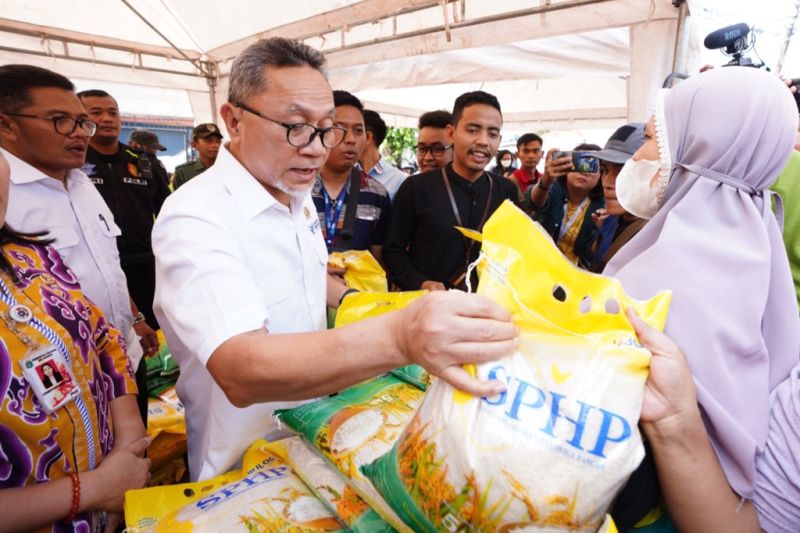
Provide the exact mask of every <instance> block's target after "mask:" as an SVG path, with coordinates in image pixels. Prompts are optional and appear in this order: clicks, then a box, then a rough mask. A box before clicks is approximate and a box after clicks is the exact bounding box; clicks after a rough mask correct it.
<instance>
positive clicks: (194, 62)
mask: <svg viewBox="0 0 800 533" xmlns="http://www.w3.org/2000/svg"><path fill="white" fill-rule="evenodd" d="M122 3H123V4H125V5H126V6H128V8H129V9H130V10H131V11H133V13H134V14H135V15H136V16H137V17H139V18H140V19H142V22H144V23H145V24H147V25H148V26H149V27H150V29H151V30H153V31H154V32H156V33H157V34H158V35H159V37H161V38H162V39H164V41H166V43H167V44H168V45H170V46H171V47H172V48H173V49H175V51H176V52H178V53H179V54H180V55H181V56H183V58H184V59H186V60H187V61H189V62H190V63H191V64H192V65H194V66H195V68H196V69H197V70H199V71H200V73H201V74H202V75H203V76H205V77H206V78H208V77H209V76H210V75H211V74H210V73H209V72H207V71H206V69H205V68H203V63H202V62H201V61H198V60H196V59H192V58H191V57H189V56H188V55H186V53H185V52H184V51H183V50H181V49H180V48H178V47H177V46H175V44H173V42H172V41H170V40H169V39H168V38H167V36H166V35H164V34H163V33H161V32H160V31H159V30H158V28H156V27H155V26H154V25H153V24H152V23H151V22H150V21H149V20H147V19H146V18H145V17H144V15H142V14H141V13H139V12H138V11H136V8H135V7H133V6H132V5H131V4H130V2H128V0H122Z"/></svg>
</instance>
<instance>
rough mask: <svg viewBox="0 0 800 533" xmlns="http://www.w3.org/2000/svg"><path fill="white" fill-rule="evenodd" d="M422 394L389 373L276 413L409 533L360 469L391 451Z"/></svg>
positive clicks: (381, 512) (387, 517)
mask: <svg viewBox="0 0 800 533" xmlns="http://www.w3.org/2000/svg"><path fill="white" fill-rule="evenodd" d="M423 394H424V393H423V392H422V391H421V390H419V389H418V388H417V387H414V386H413V385H409V384H408V383H405V382H404V381H402V380H400V379H397V378H396V377H394V376H384V377H380V378H376V379H373V380H370V381H367V382H364V383H361V384H359V385H356V386H354V387H350V388H349V389H346V390H344V391H342V392H340V393H339V394H337V395H335V396H330V397H328V398H323V399H321V400H318V401H316V402H313V403H307V404H304V405H301V406H298V407H295V408H292V409H286V410H280V411H276V413H275V414H276V416H277V417H278V419H279V420H280V422H281V423H282V424H284V425H286V426H288V427H289V428H291V429H292V430H293V431H295V432H296V433H299V434H300V435H301V436H302V437H304V438H305V439H306V441H307V442H309V443H310V444H312V445H313V446H314V447H315V448H317V449H318V450H319V451H320V452H321V453H322V455H323V456H324V457H325V458H326V459H327V460H328V461H330V462H331V463H332V464H333V465H334V466H335V467H336V468H338V469H339V471H340V472H342V473H343V474H344V475H345V476H346V477H347V478H348V479H349V480H350V482H351V483H352V486H353V488H355V489H356V491H357V492H358V494H359V496H361V497H362V498H363V499H364V501H366V502H367V503H368V504H369V505H370V507H372V508H373V509H375V511H376V512H377V513H378V514H379V515H380V516H381V517H382V518H383V519H384V520H385V521H386V522H388V523H389V525H391V526H392V527H394V528H395V529H397V530H398V531H401V532H406V531H408V532H410V531H412V530H411V529H409V528H408V527H407V526H405V525H404V524H403V521H402V520H400V518H399V517H398V516H397V515H396V514H395V513H394V512H393V511H392V509H391V508H390V507H389V506H388V505H387V504H386V502H384V501H383V498H381V496H380V495H379V494H378V492H377V491H376V490H375V487H374V486H373V485H372V483H371V482H370V481H369V480H368V479H367V478H366V477H364V475H363V473H362V472H361V470H360V467H361V466H363V465H366V464H369V463H371V462H372V461H374V460H375V459H377V458H378V457H380V456H381V455H383V454H385V453H387V452H388V451H389V450H391V448H392V445H393V444H394V443H395V441H396V440H397V439H398V438H399V437H400V434H401V433H402V431H403V430H404V429H405V427H406V426H407V425H408V422H409V421H410V420H411V418H412V417H413V416H414V413H415V412H416V410H417V408H418V407H419V405H420V403H421V402H422V397H423Z"/></svg>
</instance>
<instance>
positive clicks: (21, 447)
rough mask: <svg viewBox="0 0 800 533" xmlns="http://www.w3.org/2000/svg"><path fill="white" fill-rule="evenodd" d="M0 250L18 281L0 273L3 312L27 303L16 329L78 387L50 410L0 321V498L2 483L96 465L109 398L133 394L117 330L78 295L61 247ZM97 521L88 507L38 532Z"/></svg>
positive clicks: (108, 432)
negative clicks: (49, 350) (52, 356)
mask: <svg viewBox="0 0 800 533" xmlns="http://www.w3.org/2000/svg"><path fill="white" fill-rule="evenodd" d="M1 251H2V254H3V255H4V256H5V257H6V259H7V260H8V261H9V262H10V263H11V265H12V267H13V270H14V272H15V274H16V278H17V279H16V280H14V279H13V278H12V277H11V276H9V275H8V274H6V273H5V272H2V271H0V313H3V314H4V316H8V315H7V313H8V311H9V309H10V307H11V306H13V305H24V306H26V307H27V308H29V309H31V310H32V311H33V319H32V320H31V321H30V322H29V323H27V324H24V325H21V326H18V328H17V329H19V330H20V331H21V332H22V333H23V334H24V335H27V336H28V337H30V338H31V339H32V340H33V342H34V343H36V344H38V345H40V346H45V345H49V344H52V345H55V346H56V347H57V348H58V351H59V353H60V354H61V356H62V357H63V358H64V359H65V360H66V362H67V366H68V367H70V368H71V370H72V373H73V374H74V375H75V379H76V382H77V383H78V384H79V386H80V389H81V393H80V395H79V396H78V397H77V398H76V399H75V400H74V401H71V402H70V403H68V404H67V405H65V406H64V407H61V408H60V409H57V410H56V411H54V412H53V413H51V414H48V413H47V412H46V411H45V410H44V409H43V408H42V407H41V405H40V404H39V401H38V399H37V398H36V396H35V395H34V393H33V390H32V388H31V386H30V384H28V383H27V381H26V380H25V378H24V377H23V373H22V367H21V365H20V361H21V360H22V359H23V358H24V357H25V355H26V353H27V352H28V347H27V346H26V345H25V343H23V341H22V340H21V338H20V335H18V334H16V333H14V332H13V331H12V330H11V329H10V327H9V326H8V324H7V322H6V321H4V320H0V497H2V489H5V488H12V487H23V486H26V485H33V484H36V483H42V482H46V481H50V480H57V479H60V478H64V477H67V476H68V475H69V473H70V472H75V471H77V472H79V473H80V472H87V471H89V470H93V469H95V468H97V466H98V465H99V464H100V462H101V461H102V460H103V457H105V456H106V455H107V454H108V453H109V451H110V450H111V448H112V446H113V444H114V435H113V427H112V421H111V410H110V403H111V401H112V400H114V399H116V398H119V397H121V396H123V395H125V394H135V393H136V383H135V380H134V375H133V370H132V368H131V366H130V362H129V360H128V357H127V356H126V355H125V347H124V341H123V338H122V335H120V333H119V332H118V331H117V330H116V329H115V328H114V327H113V326H112V325H111V324H110V323H109V322H108V321H107V320H106V318H105V317H104V316H103V314H102V312H101V311H100V310H99V309H98V308H97V307H96V306H95V305H94V304H93V303H92V302H91V301H90V300H89V299H88V298H87V297H86V296H84V295H83V293H82V292H81V288H80V285H79V284H78V280H77V277H76V276H75V274H74V273H73V272H72V271H71V270H70V269H69V268H68V267H67V266H66V265H65V264H64V262H63V259H62V258H61V256H60V255H59V254H58V252H57V251H56V250H55V249H54V248H52V247H49V246H43V245H35V244H5V245H3V246H2V249H1ZM99 520H100V515H99V514H98V513H89V512H86V513H81V514H79V515H78V516H77V517H76V518H75V520H74V521H73V522H72V523H71V524H70V523H64V522H57V523H55V524H53V525H52V526H51V527H46V528H43V529H42V531H59V532H60V531H80V532H90V531H92V530H93V529H94V527H95V526H96V525H97V522H98V521H99Z"/></svg>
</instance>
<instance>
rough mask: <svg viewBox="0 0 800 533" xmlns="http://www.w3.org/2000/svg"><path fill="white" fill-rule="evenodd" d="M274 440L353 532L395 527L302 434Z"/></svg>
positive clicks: (385, 532)
mask: <svg viewBox="0 0 800 533" xmlns="http://www.w3.org/2000/svg"><path fill="white" fill-rule="evenodd" d="M274 444H275V445H276V452H277V453H280V454H281V456H282V457H283V458H284V460H286V462H287V463H289V465H290V466H291V467H292V469H293V470H294V471H295V472H296V473H297V475H298V476H300V479H302V480H303V481H304V482H305V484H306V485H308V486H309V487H310V488H311V490H313V491H314V494H316V496H317V497H318V498H319V499H320V500H322V501H323V502H326V503H327V504H328V506H329V507H330V508H331V510H333V511H334V512H335V513H336V514H337V515H338V516H339V519H340V520H342V522H344V523H345V524H347V526H348V527H349V528H350V529H351V530H352V531H353V532H354V533H393V532H394V531H395V529H394V528H393V527H391V526H390V525H389V524H387V523H386V522H385V521H384V520H383V519H382V518H381V517H380V515H378V513H376V512H375V511H374V510H373V509H372V508H371V507H370V506H369V504H368V503H367V502H365V501H364V500H363V499H362V498H361V496H359V495H358V493H357V492H356V491H355V489H353V487H352V486H351V485H350V483H349V481H348V479H347V478H346V477H345V476H344V475H343V474H342V473H341V472H339V470H337V469H336V468H335V467H334V466H333V465H331V464H330V462H328V461H327V460H325V459H324V458H323V457H322V456H321V455H320V454H319V451H318V450H316V449H315V448H313V447H312V446H311V445H309V444H308V443H307V442H306V441H305V440H303V439H302V438H301V437H289V438H287V439H283V440H281V441H278V442H276V443H274ZM277 446H279V447H277Z"/></svg>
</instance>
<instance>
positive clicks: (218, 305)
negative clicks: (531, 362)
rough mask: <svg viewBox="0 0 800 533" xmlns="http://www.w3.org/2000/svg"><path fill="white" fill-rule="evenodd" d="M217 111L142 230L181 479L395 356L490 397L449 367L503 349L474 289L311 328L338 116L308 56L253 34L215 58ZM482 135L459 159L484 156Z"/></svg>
mask: <svg viewBox="0 0 800 533" xmlns="http://www.w3.org/2000/svg"><path fill="white" fill-rule="evenodd" d="M473 107H474V106H473ZM220 115H221V116H222V118H223V120H224V121H225V126H226V128H225V129H226V130H227V132H228V134H229V135H230V143H229V144H228V145H226V146H223V147H222V148H221V149H220V152H219V156H218V157H217V161H216V162H215V163H214V166H212V167H211V168H210V169H208V170H207V171H206V172H204V173H203V174H201V175H200V176H197V177H196V178H194V179H193V180H192V184H191V185H190V186H187V187H185V188H183V189H182V191H181V193H179V194H176V195H175V196H174V197H171V198H169V199H167V201H166V202H165V204H164V208H163V209H162V211H161V214H160V215H159V217H158V221H157V222H156V225H155V228H154V229H153V248H154V250H155V255H156V263H157V278H158V292H157V294H156V303H155V307H156V313H157V315H158V318H159V322H160V324H161V326H162V327H163V329H164V332H165V334H166V336H167V342H168V344H169V347H170V349H171V351H172V354H173V356H174V357H175V360H176V361H177V362H178V364H179V365H180V368H181V374H180V378H179V379H178V386H177V387H178V394H179V396H180V398H181V400H182V402H183V403H184V405H185V407H186V425H187V430H188V439H187V442H188V448H189V472H190V475H191V478H192V479H194V480H197V479H207V478H209V477H213V476H215V475H218V474H221V473H223V472H227V471H228V470H230V469H231V468H233V467H235V466H236V465H237V463H239V461H240V460H241V457H242V455H243V453H244V451H245V450H246V449H247V447H248V446H250V444H251V443H252V442H253V441H255V440H256V439H258V438H266V439H268V440H270V439H273V438H276V437H279V436H280V435H281V434H282V432H281V430H280V428H279V427H278V425H277V423H276V422H275V421H274V419H273V416H272V415H273V412H274V410H275V409H280V408H285V407H290V406H293V405H296V404H297V402H298V401H305V400H309V399H312V398H317V397H320V396H325V395H328V394H331V393H334V392H337V391H340V390H342V389H344V388H346V387H349V386H351V385H354V384H356V383H359V382H362V381H364V380H366V379H369V378H372V377H374V376H377V375H379V374H381V373H384V372H386V371H388V370H391V369H392V368H395V367H398V366H403V365H405V364H409V363H410V362H415V363H419V364H421V365H422V366H424V367H425V368H427V369H428V370H429V371H430V372H432V373H433V374H435V375H437V376H439V377H441V378H442V379H445V380H446V381H448V382H450V383H452V384H454V385H455V386H456V387H458V388H459V389H461V390H465V391H468V392H471V393H473V394H476V395H478V396H493V395H494V394H497V393H498V391H500V390H503V388H504V387H503V386H502V384H500V383H498V382H496V381H495V382H481V381H479V380H476V379H474V378H472V377H470V376H469V374H468V373H466V371H465V370H464V369H463V367H461V364H462V363H466V362H475V361H474V360H475V359H480V360H481V361H483V360H494V359H496V358H498V357H502V356H504V355H507V354H508V353H510V352H511V351H512V350H513V347H514V343H515V339H514V337H515V333H514V325H513V324H512V323H511V321H510V317H509V315H508V312H507V311H505V310H504V309H502V308H500V307H499V306H497V305H496V304H494V303H493V302H491V300H489V299H488V298H483V297H481V296H478V295H475V294H460V293H456V292H452V293H440V294H429V295H426V296H423V297H422V298H419V299H417V300H415V301H414V302H412V303H411V304H410V305H409V306H408V307H406V308H404V309H402V310H399V311H396V312H393V313H386V314H384V315H381V316H378V317H373V318H369V319H366V320H363V321H361V322H357V323H355V324H351V325H348V326H345V327H343V328H336V329H330V330H326V329H325V307H326V304H327V305H329V306H331V307H337V306H338V305H339V303H340V302H341V301H342V299H343V298H344V297H345V295H346V294H345V293H346V289H345V286H344V285H343V284H341V283H339V282H338V281H336V280H334V279H333V278H332V277H330V276H327V275H326V264H327V261H328V251H327V249H326V247H325V241H324V240H323V238H322V230H321V224H320V221H319V218H318V217H317V214H316V209H315V208H314V203H313V201H312V200H311V196H310V194H309V191H310V189H311V187H312V186H313V184H314V181H315V180H316V178H317V175H318V174H319V172H320V169H321V168H322V166H323V164H324V163H325V160H326V159H327V157H328V154H329V151H330V150H332V149H333V148H336V147H337V146H339V144H340V143H342V142H343V141H344V139H345V136H346V134H347V133H348V131H347V130H346V129H345V128H342V127H341V126H337V125H336V121H337V120H343V119H344V118H345V117H344V114H342V115H341V116H340V115H339V110H338V109H336V108H335V106H334V101H333V95H332V93H331V89H330V85H329V84H328V81H327V79H326V77H325V58H324V56H323V55H322V54H321V53H320V52H318V51H316V50H314V49H312V48H310V47H308V46H307V45H305V44H303V43H301V42H298V41H292V40H288V39H282V38H278V37H274V38H271V39H263V40H260V41H257V42H255V43H253V44H252V45H250V46H249V47H248V48H246V49H245V50H244V51H243V52H242V53H241V54H239V56H237V57H236V59H235V60H234V62H233V64H232V66H231V72H230V87H229V92H228V101H227V102H226V103H225V104H223V105H222V108H221V109H220ZM497 117H499V114H498V115H497ZM497 117H494V119H493V121H492V131H493V133H491V134H490V135H491V136H499V127H500V126H499V119H498V118H497ZM348 122H350V120H348ZM357 125H358V119H357V116H356V120H355V121H354V123H353V124H352V125H351V127H355V126H357ZM485 129H486V128H484V130H485ZM494 130H498V132H497V133H494ZM486 135H487V133H486V131H483V132H482V133H481V134H480V135H478V136H479V137H480V138H481V139H483V138H484V137H485V136H486ZM486 144H487V141H485V140H484V141H482V142H481V144H476V148H475V150H477V146H480V147H481V148H480V150H481V152H482V154H481V155H480V156H471V157H474V158H475V159H476V161H475V164H478V163H480V162H483V161H484V160H485V161H488V158H489V156H487V155H486V153H487V152H488V150H489V149H488V148H487V146H486ZM265 147H268V148H269V149H265ZM352 159H353V164H355V159H357V158H352ZM348 298H352V296H350V297H348ZM431 332H436V333H431Z"/></svg>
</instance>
